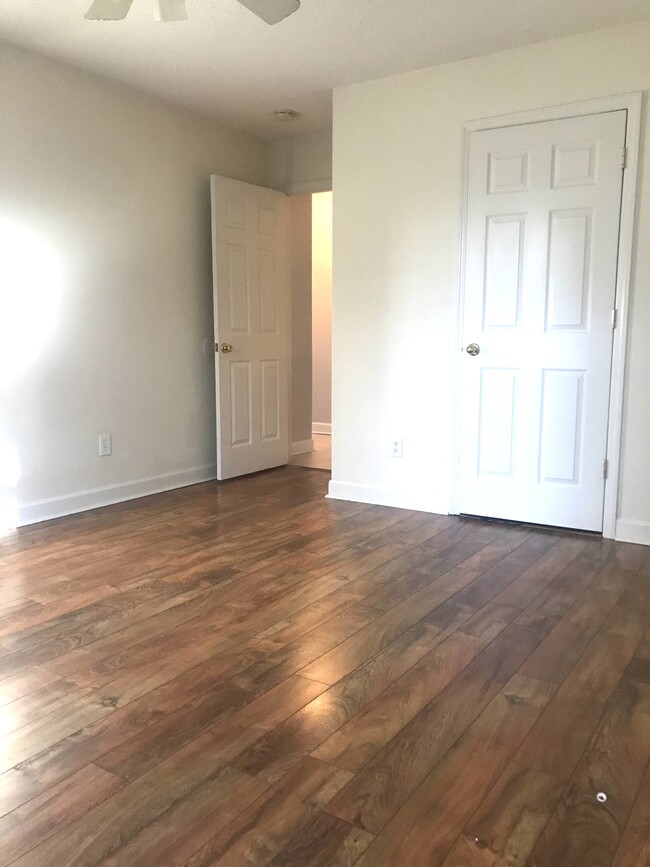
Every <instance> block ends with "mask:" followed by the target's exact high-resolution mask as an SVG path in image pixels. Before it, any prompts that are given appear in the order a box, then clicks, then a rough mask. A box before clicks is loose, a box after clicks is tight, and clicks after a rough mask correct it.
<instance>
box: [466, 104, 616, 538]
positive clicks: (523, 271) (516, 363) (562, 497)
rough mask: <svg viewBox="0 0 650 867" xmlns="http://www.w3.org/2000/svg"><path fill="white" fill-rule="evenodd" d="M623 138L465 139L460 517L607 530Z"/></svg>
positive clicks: (591, 133) (553, 132) (555, 126)
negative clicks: (606, 464) (605, 503)
mask: <svg viewBox="0 0 650 867" xmlns="http://www.w3.org/2000/svg"><path fill="white" fill-rule="evenodd" d="M625 128H626V112H625V111H614V112H607V113H602V114H595V115H588V116H584V117H577V118H568V119H563V120H555V121H547V122H540V123H531V124H526V125H521V126H511V127H504V128H499V129H492V130H484V131H479V132H473V133H472V134H471V136H470V155H469V176H468V211H467V236H466V259H465V296H464V315H463V340H464V346H463V349H462V351H463V363H462V385H461V434H460V436H461V443H460V452H461V460H460V472H459V477H460V485H459V507H460V508H459V511H461V512H464V513H467V514H475V515H486V516H491V517H498V518H506V519H511V520H518V521H529V522H533V523H540V524H553V525H557V526H564V527H573V528H580V529H585V530H601V529H602V522H603V497H604V472H603V470H604V460H605V455H606V449H607V423H608V403H609V383H610V371H611V353H612V334H613V332H612V310H613V308H614V305H615V285H616V266H617V251H618V238H619V218H620V207H621V188H622V162H621V155H622V149H623V147H624V144H625ZM470 344H476V345H477V346H478V348H479V349H478V354H475V355H472V354H470V353H468V352H467V347H469V346H470ZM471 351H474V352H476V348H475V347H472V348H471Z"/></svg>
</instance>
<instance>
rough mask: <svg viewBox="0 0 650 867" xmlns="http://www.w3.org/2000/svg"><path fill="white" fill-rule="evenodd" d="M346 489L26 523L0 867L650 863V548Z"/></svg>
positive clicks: (8, 616)
mask: <svg viewBox="0 0 650 867" xmlns="http://www.w3.org/2000/svg"><path fill="white" fill-rule="evenodd" d="M326 484H327V476H326V475H325V474H323V473H319V472H314V471H313V470H307V469H301V468H297V467H288V468H284V469H281V470H276V471H272V472H269V473H265V474H262V475H259V476H256V477H249V478H245V479H239V480H234V481H232V482H227V483H223V484H217V483H209V484H205V485H200V486H196V487H193V488H187V489H184V490H182V491H175V492H171V493H168V494H161V495H158V496H154V497H149V498H147V499H143V500H140V501H135V502H132V503H128V504H122V505H120V506H115V507H110V508H107V509H104V510H98V511H96V512H92V513H86V514H84V515H81V516H79V517H74V518H69V519H63V520H60V521H56V522H52V523H50V524H44V525H41V526H38V527H34V528H27V529H25V530H22V531H20V532H18V533H15V534H12V535H10V536H8V537H7V538H6V539H3V540H1V541H0V704H1V707H0V865H8V864H12V865H16V867H71V865H75V867H81V865H86V867H90V865H99V864H101V865H102V867H109V865H110V867H118V865H119V867H176V865H177V867H181V865H184V867H207V865H215V867H240V865H241V867H243V865H246V867H251V865H253V867H259V865H271V867H281V865H282V867H290V865H291V867H351V865H355V864H356V865H363V867H427V865H440V867H497V865H499V867H501V865H508V867H513V865H528V867H610V865H614V867H646V865H648V864H650V827H649V823H650V818H649V817H650V771H649V770H648V758H649V754H650V636H649V631H648V630H649V626H650V561H649V556H650V548H644V547H640V546H634V545H625V544H617V543H614V542H610V541H603V540H602V539H600V538H593V537H589V536H577V535H571V534H563V533H554V532H550V531H545V530H539V529H532V528H530V527H514V526H506V525H503V524H494V523H486V522H478V521H473V520H468V519H459V518H449V517H442V516H433V515H429V514H423V513H418V512H408V511H404V510H395V509H388V508H380V507H374V506H367V505H359V504H355V503H345V502H335V501H331V500H326V499H324V494H325V488H326ZM601 791H602V792H604V793H606V795H607V801H606V802H605V803H600V802H599V801H598V800H597V798H596V795H597V793H598V792H601Z"/></svg>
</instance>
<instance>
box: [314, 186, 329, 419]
mask: <svg viewBox="0 0 650 867" xmlns="http://www.w3.org/2000/svg"><path fill="white" fill-rule="evenodd" d="M311 286H312V289H311V294H312V424H313V429H314V433H327V432H328V428H329V429H330V430H331V425H332V193H315V194H314V195H313V196H312V265H311Z"/></svg>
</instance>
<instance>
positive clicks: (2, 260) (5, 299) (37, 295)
mask: <svg viewBox="0 0 650 867" xmlns="http://www.w3.org/2000/svg"><path fill="white" fill-rule="evenodd" d="M62 295H63V267H62V261H61V257H60V256H59V255H58V254H57V252H56V250H54V249H53V247H52V246H51V245H50V244H49V243H48V242H47V241H46V240H45V239H44V238H42V237H41V236H39V235H38V234H37V233H35V232H33V231H32V230H30V229H29V228H27V227H26V226H24V225H21V224H20V223H16V222H15V221H13V220H10V219H8V218H6V217H3V216H1V215H0V532H3V531H5V530H8V529H13V528H15V527H16V526H17V523H18V502H17V496H16V489H17V486H18V481H19V479H20V457H19V443H17V442H16V431H15V430H13V431H12V429H11V427H12V424H13V425H17V424H19V420H18V419H14V418H12V413H11V411H10V406H11V402H12V390H13V389H15V388H19V387H20V384H19V381H20V378H21V376H22V375H23V374H24V373H25V371H27V370H28V368H29V367H31V366H32V365H33V364H35V363H36V362H37V361H38V360H39V358H42V353H43V349H44V346H45V342H46V339H47V337H48V336H49V335H51V334H52V333H53V331H54V330H55V328H56V324H57V317H58V315H59V310H60V306H61V298H62Z"/></svg>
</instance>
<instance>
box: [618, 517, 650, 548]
mask: <svg viewBox="0 0 650 867" xmlns="http://www.w3.org/2000/svg"><path fill="white" fill-rule="evenodd" d="M615 538H616V541H617V542H635V543H636V544H637V545H650V524H646V523H645V522H643V521H627V520H625V519H624V518H619V519H618V521H617V522H616V536H615Z"/></svg>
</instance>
